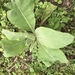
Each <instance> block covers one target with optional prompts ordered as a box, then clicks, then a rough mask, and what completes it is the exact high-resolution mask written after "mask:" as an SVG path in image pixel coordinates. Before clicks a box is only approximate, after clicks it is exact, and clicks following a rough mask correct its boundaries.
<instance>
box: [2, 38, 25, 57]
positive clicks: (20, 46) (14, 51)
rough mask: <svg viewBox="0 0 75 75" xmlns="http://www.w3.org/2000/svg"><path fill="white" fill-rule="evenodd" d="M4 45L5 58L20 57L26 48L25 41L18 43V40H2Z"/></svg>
mask: <svg viewBox="0 0 75 75" xmlns="http://www.w3.org/2000/svg"><path fill="white" fill-rule="evenodd" d="M1 42H2V44H3V46H2V47H3V49H4V56H5V57H12V56H15V55H18V54H20V53H22V52H23V51H24V50H25V49H26V47H25V40H21V41H16V40H12V41H10V40H8V39H2V40H1Z"/></svg>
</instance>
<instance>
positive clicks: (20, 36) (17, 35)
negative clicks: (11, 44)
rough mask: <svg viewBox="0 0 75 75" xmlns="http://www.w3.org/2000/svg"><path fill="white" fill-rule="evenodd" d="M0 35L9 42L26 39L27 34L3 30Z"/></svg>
mask: <svg viewBox="0 0 75 75" xmlns="http://www.w3.org/2000/svg"><path fill="white" fill-rule="evenodd" d="M2 33H3V34H4V35H5V36H6V37H7V39H9V40H18V41H19V40H23V39H25V38H27V35H28V34H27V32H26V33H22V32H11V31H8V30H5V29H3V30H2Z"/></svg>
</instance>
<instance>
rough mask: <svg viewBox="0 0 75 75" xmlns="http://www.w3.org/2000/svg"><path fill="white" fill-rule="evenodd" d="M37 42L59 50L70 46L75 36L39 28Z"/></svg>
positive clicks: (36, 31)
mask: <svg viewBox="0 0 75 75" xmlns="http://www.w3.org/2000/svg"><path fill="white" fill-rule="evenodd" d="M35 33H36V37H37V41H38V42H40V44H42V45H44V46H46V47H49V48H52V49H58V48H62V47H65V46H66V45H69V44H70V43H71V42H72V41H73V38H74V37H73V36H72V35H70V34H68V33H62V32H59V31H55V30H53V29H50V28H45V27H39V28H37V29H36V30H35Z"/></svg>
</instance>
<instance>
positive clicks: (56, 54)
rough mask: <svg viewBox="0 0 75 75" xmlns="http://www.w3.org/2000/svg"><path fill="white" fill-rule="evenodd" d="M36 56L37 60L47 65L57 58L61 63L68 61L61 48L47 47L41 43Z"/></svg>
mask: <svg viewBox="0 0 75 75" xmlns="http://www.w3.org/2000/svg"><path fill="white" fill-rule="evenodd" d="M37 57H38V59H39V61H42V62H43V63H44V64H45V65H46V66H47V67H49V66H50V65H51V64H52V63H53V62H54V61H56V60H59V61H60V62H61V63H68V60H67V59H66V57H65V55H64V53H63V52H62V51H61V50H59V49H56V50H55V49H49V48H46V47H44V46H42V45H40V46H39V48H38V53H37Z"/></svg>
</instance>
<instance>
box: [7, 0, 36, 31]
mask: <svg viewBox="0 0 75 75" xmlns="http://www.w3.org/2000/svg"><path fill="white" fill-rule="evenodd" d="M33 1H34V0H15V1H13V2H12V3H13V8H12V9H11V10H10V11H8V12H7V17H8V19H9V20H10V22H11V23H12V24H14V25H16V26H17V27H19V28H21V29H25V30H27V31H33V30H34V27H35V18H34V13H33V9H34V2H33Z"/></svg>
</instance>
